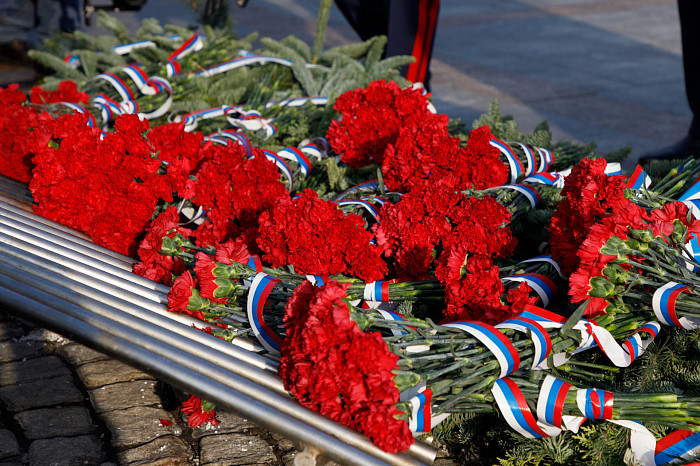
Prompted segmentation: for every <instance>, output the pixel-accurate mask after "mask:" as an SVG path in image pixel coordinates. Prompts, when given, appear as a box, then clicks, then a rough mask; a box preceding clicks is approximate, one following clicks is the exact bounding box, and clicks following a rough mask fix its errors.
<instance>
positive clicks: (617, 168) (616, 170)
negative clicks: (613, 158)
mask: <svg viewBox="0 0 700 466" xmlns="http://www.w3.org/2000/svg"><path fill="white" fill-rule="evenodd" d="M604 173H605V174H606V175H622V166H621V165H620V163H619V162H608V164H607V165H606V166H605V170H604Z"/></svg>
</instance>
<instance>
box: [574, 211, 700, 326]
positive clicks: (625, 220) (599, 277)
mask: <svg viewBox="0 0 700 466" xmlns="http://www.w3.org/2000/svg"><path fill="white" fill-rule="evenodd" d="M698 233H700V220H696V219H695V217H693V216H689V215H688V207H687V206H686V205H685V204H684V203H683V202H680V201H677V202H672V203H670V204H666V205H664V206H663V207H662V208H661V209H654V210H652V211H651V212H649V213H647V211H646V210H644V209H643V208H641V207H639V206H638V205H636V204H634V203H629V204H627V205H626V206H625V207H623V208H621V209H619V210H616V211H615V212H614V213H612V214H610V215H608V216H607V217H605V218H604V219H602V220H601V221H600V222H598V223H596V224H594V225H592V226H591V227H590V229H589V233H588V236H587V237H586V239H585V240H584V241H583V243H582V244H581V246H580V248H579V251H578V257H579V259H580V263H579V267H578V269H576V271H575V272H574V273H572V274H571V276H570V277H569V283H570V288H569V295H570V296H571V301H572V302H574V303H580V302H583V301H586V300H587V299H589V298H590V302H589V304H588V306H587V308H586V312H585V314H586V315H588V316H596V315H601V314H604V313H605V312H606V309H608V308H609V306H610V305H611V304H612V301H613V300H614V299H616V298H620V299H621V300H622V301H623V302H624V301H625V294H626V293H627V292H630V291H634V290H637V291H639V292H642V293H643V294H642V296H644V297H645V301H644V302H645V307H646V306H648V304H649V302H651V299H650V297H647V296H646V291H643V290H644V289H645V287H647V286H648V285H652V284H653V283H654V282H655V281H656V280H658V277H655V276H654V275H650V274H649V273H648V272H649V271H650V269H649V267H648V266H651V268H652V270H651V271H652V272H653V267H658V266H657V264H653V263H649V261H647V260H646V259H645V258H644V257H642V256H643V255H644V253H645V252H647V251H648V250H649V248H653V245H652V243H653V242H655V241H660V243H659V244H662V245H664V246H667V247H669V248H670V249H673V250H675V251H676V255H677V256H682V254H683V253H682V252H681V251H682V250H683V249H682V248H683V246H684V242H685V241H688V240H689V238H690V236H691V235H693V234H698ZM662 258H665V259H668V260H672V261H673V263H672V264H671V265H669V266H668V267H664V268H663V269H658V272H657V273H658V276H660V277H664V276H665V277H667V278H666V279H665V281H670V280H672V272H671V271H672V270H673V269H674V268H676V269H679V268H680V269H683V268H685V267H684V266H683V265H682V262H680V261H679V259H673V258H671V257H670V255H669V254H668V252H667V253H666V254H663V255H659V256H658V259H657V260H658V261H659V262H660V261H661V259H662ZM677 275H678V276H681V277H682V276H683V275H687V273H683V272H681V271H680V270H679V272H678V274H677ZM641 277H643V279H640V280H637V279H639V278H641ZM663 284H664V283H659V284H658V285H659V286H660V285H663ZM640 287H641V288H640ZM652 291H654V290H652Z"/></svg>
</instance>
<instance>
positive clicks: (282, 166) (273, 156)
mask: <svg viewBox="0 0 700 466" xmlns="http://www.w3.org/2000/svg"><path fill="white" fill-rule="evenodd" d="M263 153H264V154H265V157H267V159H268V160H271V161H273V162H275V165H277V168H279V170H280V171H281V172H282V173H283V174H284V176H286V177H287V180H288V181H289V185H290V186H294V174H293V173H292V169H291V168H289V165H287V162H285V161H284V159H282V157H280V156H279V155H277V153H276V152H272V151H271V150H270V149H263Z"/></svg>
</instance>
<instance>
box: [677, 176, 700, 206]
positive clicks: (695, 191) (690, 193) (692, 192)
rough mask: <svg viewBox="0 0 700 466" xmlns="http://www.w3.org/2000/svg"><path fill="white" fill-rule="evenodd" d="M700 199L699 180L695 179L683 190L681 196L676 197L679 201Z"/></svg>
mask: <svg viewBox="0 0 700 466" xmlns="http://www.w3.org/2000/svg"><path fill="white" fill-rule="evenodd" d="M696 199H700V180H698V181H696V182H695V183H694V184H693V185H692V186H691V187H690V188H688V190H687V191H686V192H684V193H683V194H682V195H681V197H679V198H678V200H679V201H690V200H696Z"/></svg>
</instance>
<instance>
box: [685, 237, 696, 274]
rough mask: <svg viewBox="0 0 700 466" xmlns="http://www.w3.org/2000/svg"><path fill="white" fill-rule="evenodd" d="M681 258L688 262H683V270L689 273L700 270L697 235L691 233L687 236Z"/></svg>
mask: <svg viewBox="0 0 700 466" xmlns="http://www.w3.org/2000/svg"><path fill="white" fill-rule="evenodd" d="M681 254H682V256H683V257H684V258H686V259H688V260H686V261H685V268H686V269H688V270H690V271H691V272H697V271H698V270H700V266H699V265H698V264H699V263H700V241H698V234H697V233H691V234H689V235H688V242H687V243H686V244H685V249H684V250H683V251H682V253H681Z"/></svg>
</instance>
